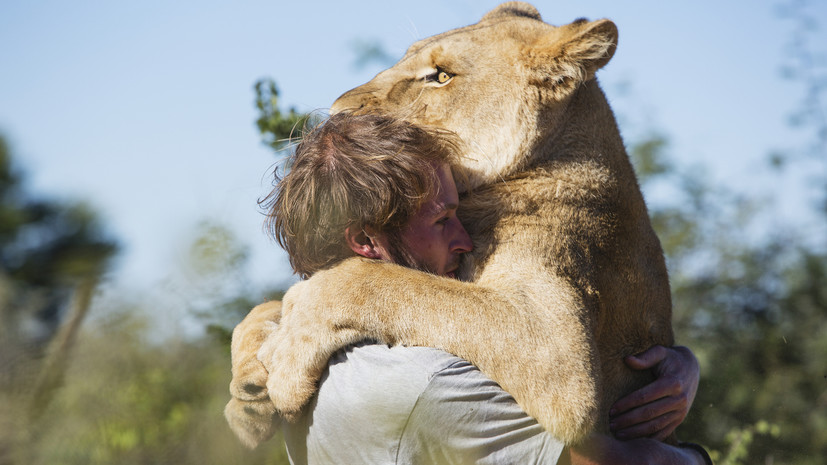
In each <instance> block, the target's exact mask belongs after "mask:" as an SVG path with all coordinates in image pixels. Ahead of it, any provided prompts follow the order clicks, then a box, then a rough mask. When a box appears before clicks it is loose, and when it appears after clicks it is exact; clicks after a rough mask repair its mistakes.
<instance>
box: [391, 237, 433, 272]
mask: <svg viewBox="0 0 827 465" xmlns="http://www.w3.org/2000/svg"><path fill="white" fill-rule="evenodd" d="M388 254H389V255H390V259H391V261H392V262H393V263H396V264H397V265H402V266H404V267H407V268H413V269H414V270H419V271H424V272H426V273H431V274H436V273H437V270H433V269H431V267H430V266H429V265H428V264H427V263H422V262H421V261H420V260H417V259H416V258H415V257H414V256H413V254H412V253H411V251H410V249H408V247H407V246H406V245H405V243H404V241H402V238H401V237H398V235H396V234H389V235H388Z"/></svg>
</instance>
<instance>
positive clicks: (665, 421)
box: [612, 412, 680, 440]
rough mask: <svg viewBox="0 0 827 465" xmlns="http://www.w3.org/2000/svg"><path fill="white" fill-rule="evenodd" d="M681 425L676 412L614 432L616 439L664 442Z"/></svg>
mask: <svg viewBox="0 0 827 465" xmlns="http://www.w3.org/2000/svg"><path fill="white" fill-rule="evenodd" d="M613 424H614V423H613ZM679 424H680V418H679V415H678V414H677V413H676V412H668V413H666V414H664V415H661V416H658V417H656V418H653V419H652V420H649V421H646V422H643V423H637V424H633V425H631V426H627V427H622V428H617V429H615V428H612V432H613V433H614V435H615V437H617V438H618V439H623V440H627V439H635V438H655V439H661V440H662V439H663V438H665V437H667V436H668V435H669V434H670V433H671V432H672V431H674V430H675V428H676V427H677V426H678V425H679Z"/></svg>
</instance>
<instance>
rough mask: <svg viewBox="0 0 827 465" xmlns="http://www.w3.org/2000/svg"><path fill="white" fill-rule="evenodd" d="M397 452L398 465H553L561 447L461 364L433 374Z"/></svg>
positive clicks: (510, 399) (498, 390) (475, 371)
mask: <svg viewBox="0 0 827 465" xmlns="http://www.w3.org/2000/svg"><path fill="white" fill-rule="evenodd" d="M398 450H399V455H398V458H399V459H400V460H399V461H398V462H397V463H400V464H402V463H412V464H426V463H427V464H432V463H437V464H441V463H451V464H466V463H469V464H492V465H493V464H511V463H515V464H532V463H541V464H556V463H557V460H558V458H559V457H560V453H561V452H562V450H563V444H562V443H561V442H560V441H558V440H556V439H555V438H554V437H552V436H551V435H550V434H548V433H547V432H546V431H545V430H544V429H543V428H542V427H541V426H540V425H539V424H538V423H537V421H535V420H534V419H533V418H531V417H530V416H528V415H527V414H526V413H525V412H523V411H522V409H521V408H520V406H519V405H517V403H516V401H515V400H514V398H513V397H511V396H510V395H509V394H508V393H507V392H505V391H504V390H503V389H502V388H501V387H500V386H499V385H497V383H495V382H494V381H492V380H491V379H489V378H487V377H486V376H485V375H483V374H482V373H481V372H480V371H479V370H478V369H477V368H476V367H474V366H473V365H472V364H470V363H469V362H467V361H464V360H459V361H457V362H456V363H453V364H451V365H450V366H448V367H446V368H445V369H443V370H441V371H439V372H436V373H434V374H433V375H432V378H431V379H430V382H429V383H428V385H427V387H426V388H425V389H424V390H423V391H422V393H421V395H420V396H419V398H418V399H417V402H416V404H415V405H414V407H413V409H412V410H411V414H410V416H409V418H408V421H407V423H406V425H405V428H404V431H403V434H402V437H401V439H400V444H399V449H398ZM408 460H410V462H408Z"/></svg>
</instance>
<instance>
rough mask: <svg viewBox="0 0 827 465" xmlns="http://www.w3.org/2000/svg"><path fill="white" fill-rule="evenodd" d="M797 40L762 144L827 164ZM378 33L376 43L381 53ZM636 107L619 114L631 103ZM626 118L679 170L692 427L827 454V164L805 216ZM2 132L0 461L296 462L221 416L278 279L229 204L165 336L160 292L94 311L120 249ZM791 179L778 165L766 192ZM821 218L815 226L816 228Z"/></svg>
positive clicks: (635, 139) (663, 213) (647, 157)
mask: <svg viewBox="0 0 827 465" xmlns="http://www.w3.org/2000/svg"><path fill="white" fill-rule="evenodd" d="M785 14H787V15H789V17H790V19H791V20H793V21H798V22H799V23H800V24H801V27H800V28H799V29H798V30H799V31H801V35H800V36H796V37H793V38H792V40H791V41H790V53H789V56H788V58H789V60H788V62H786V63H783V65H784V69H785V73H786V75H787V76H788V77H789V78H790V79H792V80H794V81H795V82H796V83H798V84H799V85H800V86H801V88H802V96H803V97H802V103H801V105H800V106H799V111H797V112H796V113H795V114H794V115H791V124H794V125H796V126H798V127H799V128H800V134H801V138H800V139H799V140H797V141H795V142H792V143H791V144H790V146H789V147H783V148H767V163H768V164H770V165H771V166H773V167H774V168H775V169H776V175H777V180H780V179H781V177H782V175H783V173H784V170H786V169H789V167H791V166H802V165H803V166H811V167H815V168H813V169H812V172H821V173H823V172H825V171H824V168H825V166H824V165H825V164H827V115H825V102H824V100H823V98H824V89H825V86H827V74H825V57H824V55H823V54H821V55H819V54H818V53H816V52H818V50H814V49H813V47H812V44H809V43H808V42H807V40H806V39H807V36H806V31H807V27H806V23H807V21H808V18H802V17H797V16H796V11H795V10H794V9H791V10H789V11H786V12H785ZM383 56H384V55H383V52H382V51H381V47H379V48H377V47H376V46H375V44H374V45H371V47H366V48H365V51H364V53H362V54H361V55H360V57H359V60H361V61H369V60H371V59H375V58H377V57H379V58H380V59H384V58H382V57H383ZM254 88H255V92H256V105H257V107H258V109H259V111H260V118H259V120H258V121H257V125H258V127H259V129H260V131H261V134H262V137H263V140H264V142H265V143H267V144H269V145H270V146H272V147H273V149H274V151H275V153H276V154H277V156H280V154H282V153H283V151H284V150H287V149H288V148H287V147H286V145H285V144H284V143H283V141H284V139H285V138H287V137H288V136H290V133H291V131H292V130H293V128H294V127H295V125H296V124H300V122H301V121H302V120H303V118H305V116H306V115H303V114H301V113H299V112H296V111H295V110H293V109H290V110H283V109H280V106H279V102H278V92H277V89H276V87H275V83H274V82H273V81H271V80H262V81H260V82H258V83H256V84H255V87H254ZM621 116H622V115H621ZM630 124H632V125H634V123H628V122H626V123H625V124H624V133H626V134H630V133H632V134H636V135H634V136H632V137H629V136H628V135H627V143H628V146H629V151H630V154H631V155H632V157H633V159H634V162H635V165H636V168H637V170H638V174H639V176H640V179H641V183H642V185H643V188H644V190H645V191H646V192H651V191H657V190H660V191H662V190H664V189H666V190H667V192H668V193H669V195H666V196H660V197H661V198H664V199H665V200H663V201H660V202H658V203H656V204H653V205H651V215H652V219H653V222H654V224H655V227H656V229H657V231H658V234H659V236H660V237H661V241H662V243H663V245H664V248H665V250H666V254H667V257H668V263H669V268H670V272H671V276H672V286H673V296H674V307H675V328H676V333H677V335H678V339H679V343H681V344H684V345H688V346H690V347H691V348H692V349H693V351H694V352H695V353H696V355H697V356H698V358H699V359H700V361H701V366H702V379H701V386H700V389H699V393H698V397H697V399H696V401H695V407H694V410H693V412H692V413H691V414H690V417H689V418H688V419H687V421H686V423H685V424H684V425H683V426H682V427H681V429H680V430H679V434H680V436H681V437H683V438H686V439H692V440H694V441H697V442H700V443H702V444H705V445H707V446H708V447H709V448H710V449H712V450H713V454H714V455H715V456H716V458H717V463H722V464H735V463H744V464H747V463H748V464H754V463H765V464H799V465H805V464H807V465H815V464H821V463H823V458H824V457H827V180H825V179H819V178H816V179H804V180H801V182H806V183H813V185H814V186H815V189H816V190H817V191H818V192H819V196H818V199H817V201H816V202H814V203H813V204H811V205H808V211H809V212H810V214H811V215H812V217H813V224H814V226H813V228H810V229H808V231H809V232H810V234H808V235H803V234H801V232H800V231H796V230H790V229H788V228H786V227H785V226H784V225H778V224H775V223H773V222H772V221H771V219H772V215H773V212H772V210H771V209H770V208H769V207H768V206H767V205H766V204H765V203H764V202H763V199H762V198H760V197H750V198H745V197H743V196H739V195H736V194H735V193H733V192H732V191H730V190H728V189H727V186H725V185H711V184H709V183H708V182H707V181H706V179H707V177H706V176H705V175H704V171H703V168H702V167H697V166H691V165H690V166H687V165H683V164H681V163H679V160H684V159H687V158H688V157H686V156H682V154H676V153H673V152H672V151H671V150H670V145H669V140H670V135H669V133H668V131H667V130H665V129H663V128H658V127H651V125H637V126H636V127H630ZM17 163H18V162H17V161H16V160H15V158H14V156H13V154H12V153H10V151H9V149H8V147H6V145H5V144H4V143H3V142H2V139H0V197H2V205H1V206H0V263H1V264H2V268H0V465H5V464H54V463H61V464H63V463H66V464H73V463H77V464H110V463H119V464H133V463H134V464H162V463H170V464H172V463H175V464H178V463H202V464H210V463H215V464H219V463H221V464H224V463H245V464H283V463H287V460H286V457H285V454H284V451H283V447H282V445H281V443H280V441H279V440H278V438H276V440H274V441H271V442H270V443H268V444H266V445H264V446H262V447H260V448H259V449H258V450H255V451H248V450H246V449H244V448H243V447H241V446H240V445H239V443H238V442H237V441H236V440H235V438H234V437H233V436H232V434H231V433H230V431H229V429H228V428H227V426H226V425H225V423H224V420H223V417H222V416H221V411H222V408H223V405H224V404H225V403H226V401H227V399H228V392H227V385H228V383H229V369H228V367H229V352H228V337H229V330H230V329H231V328H232V326H233V325H234V324H235V323H236V322H237V321H239V320H240V319H241V318H242V316H243V315H244V314H245V313H246V312H247V310H248V309H249V308H251V307H252V306H253V305H254V304H255V303H258V302H260V301H263V300H265V299H268V298H274V297H278V295H279V292H280V291H281V290H280V289H258V288H255V289H252V288H249V287H248V286H246V285H245V284H244V283H245V282H247V280H246V279H245V276H244V273H245V271H244V270H245V266H244V265H245V263H246V260H247V258H248V257H247V252H246V250H245V247H244V245H243V244H241V243H240V242H239V241H238V240H237V239H236V238H234V237H233V235H232V233H230V231H229V229H228V228H225V227H223V226H222V225H221V223H220V222H214V221H208V222H205V223H204V224H203V225H202V228H201V230H200V233H199V235H198V237H196V238H195V239H194V240H193V241H192V244H191V247H190V253H189V255H188V263H187V264H185V268H186V272H187V273H189V274H188V279H187V280H184V281H183V282H182V283H175V284H173V285H171V287H170V289H168V291H169V292H172V293H175V294H177V295H179V297H180V299H179V300H178V302H185V303H183V305H187V306H188V308H189V310H190V311H191V313H192V314H194V315H198V316H199V317H200V321H202V323H203V326H204V328H205V331H204V334H203V335H202V336H194V337H192V338H189V339H184V340H182V339H166V338H157V337H151V336H150V334H151V333H150V331H148V330H147V328H148V327H149V325H150V321H149V317H148V316H147V314H148V313H147V310H148V309H147V308H146V306H147V305H148V304H147V303H146V300H144V299H141V298H138V297H130V296H124V298H123V299H122V300H120V301H118V302H113V303H112V305H111V307H112V311H111V312H109V313H108V314H106V315H105V316H101V317H98V318H95V319H93V320H90V321H85V320H86V314H87V310H88V308H89V301H90V299H92V298H93V297H94V289H95V288H96V286H98V285H99V284H100V283H101V281H102V280H105V277H106V273H107V271H108V270H109V269H110V268H111V264H112V259H113V257H115V256H116V254H117V251H118V244H117V238H113V237H110V236H109V235H108V234H107V233H106V229H105V227H104V225H102V224H101V222H100V221H99V219H98V218H96V216H95V214H94V212H92V211H90V209H89V208H88V207H85V206H84V205H82V204H75V203H71V202H63V201H56V200H53V199H44V198H40V197H39V196H38V195H37V194H36V193H33V192H30V191H29V190H28V189H27V188H26V178H25V173H24V172H23V171H22V168H21V167H20V166H18V164H17ZM781 188H783V186H782V185H781V184H780V181H778V182H773V181H772V180H771V182H769V183H768V184H767V187H766V191H765V192H764V195H766V196H768V197H771V196H772V195H773V191H774V190H775V189H781ZM813 231H815V232H816V234H812V232H813Z"/></svg>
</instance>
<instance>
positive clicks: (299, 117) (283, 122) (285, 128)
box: [254, 79, 309, 152]
mask: <svg viewBox="0 0 827 465" xmlns="http://www.w3.org/2000/svg"><path fill="white" fill-rule="evenodd" d="M254 89H255V92H256V108H257V109H258V111H259V118H258V119H257V120H256V126H258V130H259V132H260V133H261V135H262V137H263V138H264V141H265V143H267V145H269V146H270V147H272V148H273V150H275V151H276V152H279V151H281V150H283V149H285V148H286V147H287V146H288V145H289V144H290V141H291V140H293V139H295V138H299V137H300V136H301V131H302V129H303V128H304V126H305V125H306V124H308V118H309V115H308V114H306V113H299V112H297V111H296V109H295V108H290V109H289V110H287V111H286V112H282V110H280V109H279V90H278V88H277V87H276V83H275V81H273V80H272V79H259V80H258V81H256V83H255V86H254Z"/></svg>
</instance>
